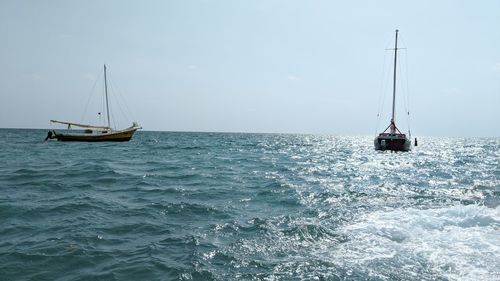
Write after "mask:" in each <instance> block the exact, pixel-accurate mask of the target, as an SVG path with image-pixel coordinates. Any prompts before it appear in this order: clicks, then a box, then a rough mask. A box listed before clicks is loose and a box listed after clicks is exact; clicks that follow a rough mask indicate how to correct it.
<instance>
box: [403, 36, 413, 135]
mask: <svg viewBox="0 0 500 281" xmlns="http://www.w3.org/2000/svg"><path fill="white" fill-rule="evenodd" d="M401 42H402V43H403V45H404V46H406V42H405V40H404V36H401ZM405 65H406V92H405V93H406V95H405V98H406V105H407V108H406V116H407V120H408V130H409V131H410V130H411V126H410V125H411V124H410V123H411V122H410V121H411V115H410V86H409V83H410V82H409V79H408V77H409V71H408V70H409V66H408V51H407V50H406V48H405Z"/></svg>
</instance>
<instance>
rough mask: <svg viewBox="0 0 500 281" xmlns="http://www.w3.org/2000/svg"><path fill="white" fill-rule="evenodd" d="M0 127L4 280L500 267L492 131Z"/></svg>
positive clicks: (369, 275)
mask: <svg viewBox="0 0 500 281" xmlns="http://www.w3.org/2000/svg"><path fill="white" fill-rule="evenodd" d="M46 134H47V130H20V129H1V130H0V280H500V139H499V138H430V137H419V139H418V140H419V146H418V147H416V148H414V149H413V150H412V151H411V152H408V153H391V152H377V151H375V150H374V149H373V137H337V136H319V135H286V134H237V133H175V132H144V131H140V132H138V133H137V134H136V135H135V136H134V138H133V139H132V141H130V142H128V143H64V142H57V141H48V142H43V139H44V138H45V136H46Z"/></svg>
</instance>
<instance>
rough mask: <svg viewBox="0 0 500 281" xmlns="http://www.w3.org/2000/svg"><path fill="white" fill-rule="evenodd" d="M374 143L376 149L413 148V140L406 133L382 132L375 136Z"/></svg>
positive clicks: (402, 149)
mask: <svg viewBox="0 0 500 281" xmlns="http://www.w3.org/2000/svg"><path fill="white" fill-rule="evenodd" d="M374 145H375V150H391V151H409V150H411V141H410V140H409V139H408V138H406V135H404V134H380V135H379V136H378V137H376V138H375V140H374Z"/></svg>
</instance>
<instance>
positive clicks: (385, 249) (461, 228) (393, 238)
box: [333, 205, 500, 280]
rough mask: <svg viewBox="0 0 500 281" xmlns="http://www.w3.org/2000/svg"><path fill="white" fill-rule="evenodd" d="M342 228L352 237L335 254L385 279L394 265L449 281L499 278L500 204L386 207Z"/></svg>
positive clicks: (405, 272) (346, 263)
mask: <svg viewBox="0 0 500 281" xmlns="http://www.w3.org/2000/svg"><path fill="white" fill-rule="evenodd" d="M341 232H342V233H344V234H345V235H347V236H348V237H349V238H350V240H349V241H348V242H347V243H343V244H340V245H339V246H338V247H336V249H335V250H334V253H333V254H334V255H335V256H337V257H339V258H338V260H337V261H338V262H340V263H342V264H344V265H346V266H348V267H355V268H370V271H371V272H373V273H374V274H375V275H378V276H386V277H387V274H386V273H387V271H388V270H387V268H388V267H389V268H391V267H392V269H393V270H394V271H398V272H399V273H403V274H404V275H406V276H408V277H410V276H412V275H415V272H418V271H420V272H426V273H427V274H428V275H429V276H434V277H438V276H439V277H444V278H448V279H451V280H500V207H496V208H488V207H485V206H481V205H467V206H466V205H453V206H449V207H445V208H439V209H416V208H408V209H387V210H383V211H376V212H372V213H368V214H365V215H363V216H362V217H359V219H358V220H356V221H355V222H354V223H353V224H350V225H346V226H345V227H343V228H342V230H341ZM382 268H385V269H382ZM416 269H417V270H416ZM380 271H383V272H382V273H380Z"/></svg>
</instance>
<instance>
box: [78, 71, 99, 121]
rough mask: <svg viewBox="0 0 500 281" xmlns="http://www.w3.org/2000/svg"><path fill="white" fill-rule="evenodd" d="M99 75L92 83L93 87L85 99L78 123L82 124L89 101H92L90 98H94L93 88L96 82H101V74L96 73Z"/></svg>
mask: <svg viewBox="0 0 500 281" xmlns="http://www.w3.org/2000/svg"><path fill="white" fill-rule="evenodd" d="M98 73H99V76H98V77H97V78H96V80H95V81H94V85H93V86H92V89H91V90H90V95H89V97H88V99H87V103H86V104H85V108H84V110H83V115H82V118H80V123H84V122H83V120H84V119H85V115H86V114H87V109H88V106H89V103H90V100H91V99H92V97H93V96H94V90H95V86H96V85H97V82H98V81H100V80H101V75H102V74H101V72H98Z"/></svg>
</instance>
